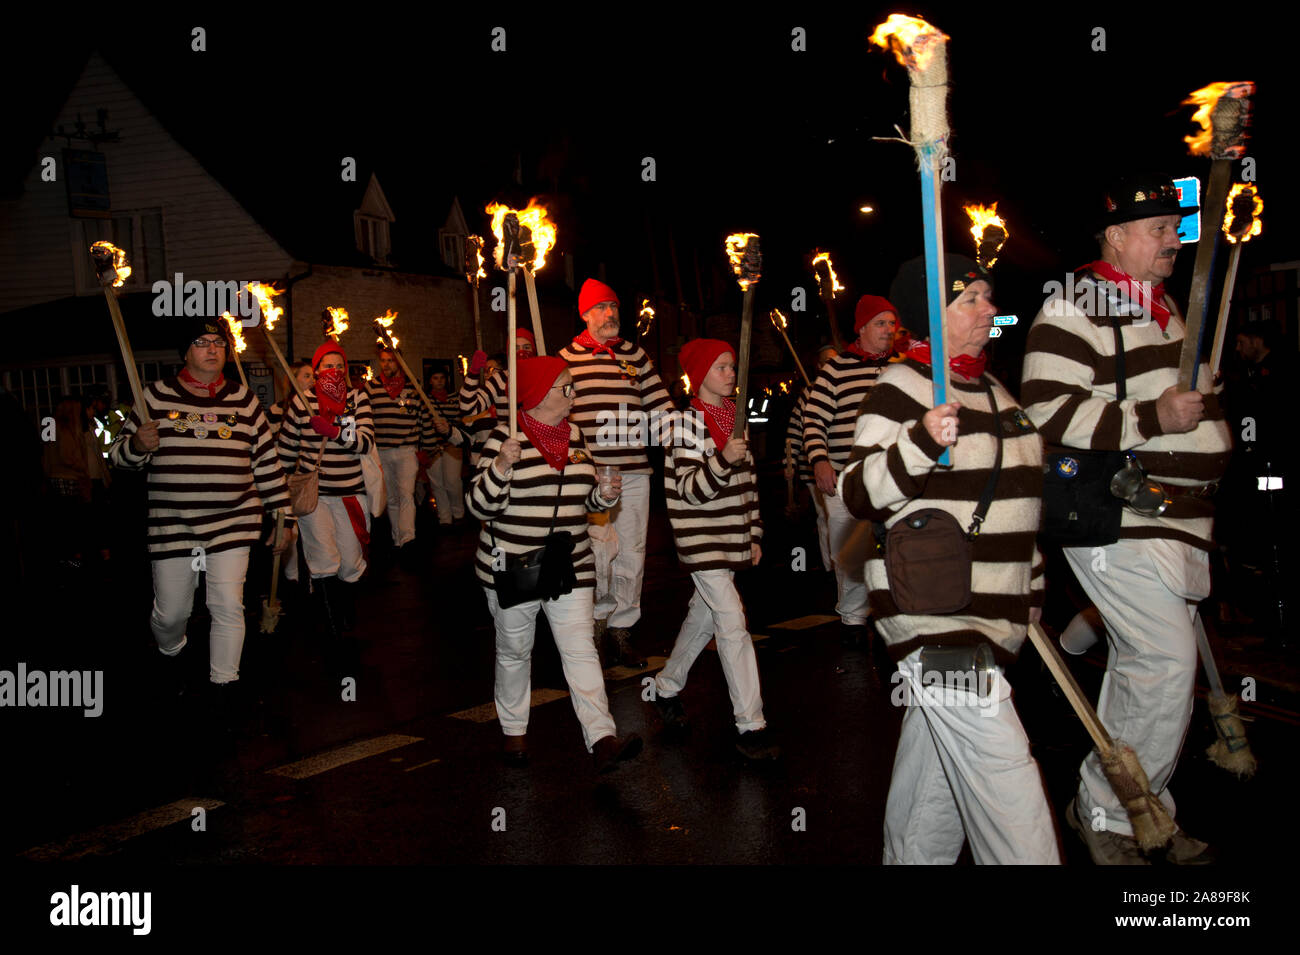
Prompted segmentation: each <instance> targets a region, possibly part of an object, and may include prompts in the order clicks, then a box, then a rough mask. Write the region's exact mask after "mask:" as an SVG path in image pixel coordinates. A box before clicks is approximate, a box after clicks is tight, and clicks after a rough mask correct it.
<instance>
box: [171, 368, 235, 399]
mask: <svg viewBox="0 0 1300 955" xmlns="http://www.w3.org/2000/svg"><path fill="white" fill-rule="evenodd" d="M180 378H181V381H183V382H185V384H187V385H195V386H196V387H199V388H206V389H207V390H208V397H209V398H215V397H216V396H217V389H218V388H220V387H221V386H222V385H224V384H225V383H226V378H225V376H224V375H223V374H221V372H217V380H216V381H214V382H213V383H212V384H210V385H209V384H206V383H204V382H202V381H199V380H198V379H197V378H195V377H194V376H193V375H191V374H190V370H189V369H188V368H182V369H181V375H180Z"/></svg>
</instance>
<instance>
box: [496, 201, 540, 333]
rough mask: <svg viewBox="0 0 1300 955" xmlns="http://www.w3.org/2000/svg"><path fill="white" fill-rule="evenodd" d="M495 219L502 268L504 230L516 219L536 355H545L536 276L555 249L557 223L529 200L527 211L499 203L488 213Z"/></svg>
mask: <svg viewBox="0 0 1300 955" xmlns="http://www.w3.org/2000/svg"><path fill="white" fill-rule="evenodd" d="M485 211H486V212H488V213H489V214H490V215H491V216H492V234H493V235H494V236H496V239H497V245H496V252H495V256H496V263H497V268H502V267H503V266H502V262H501V256H502V246H503V239H502V228H503V226H504V223H505V221H506V220H507V219H508V218H509V217H511V216H514V217H515V220H516V222H517V225H518V229H519V232H518V235H519V240H518V249H519V252H518V253H517V257H518V259H519V262H518V264H519V265H521V266H523V269H524V289H525V290H526V291H527V293H528V308H529V310H530V311H531V312H532V317H533V337H534V338H536V339H537V354H538V356H539V357H540V356H542V355H545V354H546V339H545V337H544V336H543V335H542V313H541V310H540V309H539V308H538V307H537V284H536V281H535V280H534V278H533V275H534V273H536V272H539V271H541V269H542V268H543V267H544V266H545V265H546V254H547V253H548V252H550V250H551V249H553V248H555V237H556V230H555V223H553V222H551V221H550V220H549V219H547V218H546V207H545V206H541V205H538V204H537V200H535V199H529V200H528V206H527V208H525V209H511V208H509V207H507V206H503V205H501V204H500V203H496V202H494V203H491V204H490V205H489V206H488V207H487V209H486V210H485ZM509 350H510V351H513V350H514V332H513V331H511V333H510V347H509Z"/></svg>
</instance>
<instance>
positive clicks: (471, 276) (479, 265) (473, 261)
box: [465, 235, 487, 351]
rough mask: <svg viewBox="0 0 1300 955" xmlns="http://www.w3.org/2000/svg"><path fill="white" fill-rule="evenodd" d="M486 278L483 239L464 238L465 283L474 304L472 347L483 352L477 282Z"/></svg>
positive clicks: (475, 237) (477, 237) (473, 236)
mask: <svg viewBox="0 0 1300 955" xmlns="http://www.w3.org/2000/svg"><path fill="white" fill-rule="evenodd" d="M485 278H487V273H486V272H484V271H483V237H482V236H477V235H467V236H465V281H467V282H468V283H469V290H470V299H471V300H472V301H473V302H474V347H475V348H476V349H478V350H479V351H482V350H483V324H482V322H481V321H480V320H479V316H478V280H479V279H485Z"/></svg>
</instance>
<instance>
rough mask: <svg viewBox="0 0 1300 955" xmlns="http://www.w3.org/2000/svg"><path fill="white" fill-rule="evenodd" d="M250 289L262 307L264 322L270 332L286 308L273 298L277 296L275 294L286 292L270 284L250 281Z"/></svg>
mask: <svg viewBox="0 0 1300 955" xmlns="http://www.w3.org/2000/svg"><path fill="white" fill-rule="evenodd" d="M248 291H249V292H250V293H252V295H253V296H254V297H255V298H256V299H257V304H258V305H259V306H260V307H261V310H262V322H263V324H264V325H265V326H266V330H267V331H268V332H269V331H273V330H274V329H275V323H276V322H278V321H279V320H280V316H281V315H283V314H284V309H282V308H280V306H278V305H276V304H275V303H274V302H272V301H271V300H272V299H273V298H275V296H277V295H283V294H284V293H283V292H281V291H280V290H279V289H274V288H272V287H271V286H269V285H263V284H262V283H261V282H249V283H248Z"/></svg>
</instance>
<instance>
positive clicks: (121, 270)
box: [90, 240, 131, 288]
mask: <svg viewBox="0 0 1300 955" xmlns="http://www.w3.org/2000/svg"><path fill="white" fill-rule="evenodd" d="M90 248H91V250H92V254H94V253H93V250H94V249H100V250H102V251H101V254H103V252H111V253H112V255H113V271H115V272H116V273H117V278H116V279H115V280H114V281H113V288H121V287H122V285H123V284H124V283H125V282H126V280H127V279H128V278H130V277H131V266H129V265H127V263H126V253H125V252H123V251H122V250H121V249H119V248H118V247H117V246H115V245H114V244H113V243H112V242H108V241H103V240H101V241H99V242H96V243H94V244H93V245H91V247H90Z"/></svg>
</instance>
